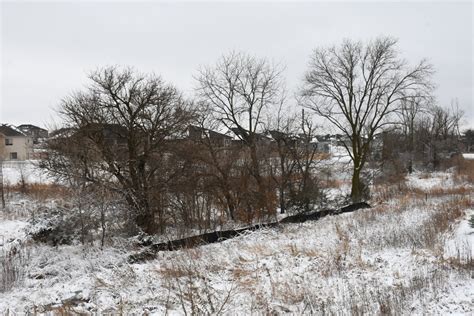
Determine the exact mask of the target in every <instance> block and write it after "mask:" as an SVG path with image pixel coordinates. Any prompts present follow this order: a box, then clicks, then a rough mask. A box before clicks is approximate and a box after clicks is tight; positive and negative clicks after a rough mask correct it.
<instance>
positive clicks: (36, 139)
mask: <svg viewBox="0 0 474 316" xmlns="http://www.w3.org/2000/svg"><path fill="white" fill-rule="evenodd" d="M17 128H18V129H19V130H20V131H21V132H22V133H23V134H25V135H26V136H29V137H31V138H32V139H33V144H38V143H40V142H41V141H42V140H44V139H46V138H48V131H47V130H45V129H44V128H41V127H38V126H35V125H31V124H22V125H19V126H17Z"/></svg>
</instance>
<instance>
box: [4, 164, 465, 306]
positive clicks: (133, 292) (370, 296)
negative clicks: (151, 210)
mask: <svg viewBox="0 0 474 316" xmlns="http://www.w3.org/2000/svg"><path fill="white" fill-rule="evenodd" d="M447 188H450V189H451V190H450V191H449V192H444V191H443V190H445V189H447ZM472 189H473V188H472V185H470V184H466V183H458V182H457V181H455V180H454V178H453V176H452V175H451V174H450V173H441V172H440V173H433V174H424V173H415V174H413V175H411V176H410V177H408V178H407V186H406V189H404V191H400V192H398V191H397V189H393V190H391V189H389V188H386V189H383V190H382V189H379V190H378V191H377V189H376V188H375V189H374V195H375V198H374V201H373V203H372V204H373V206H374V207H373V208H372V209H365V210H359V211H357V212H355V213H349V214H343V215H338V216H331V217H326V218H323V219H321V220H320V221H316V222H306V223H303V224H288V225H282V226H280V227H278V228H275V229H264V230H260V231H255V232H252V233H247V234H245V235H241V236H239V237H237V238H235V239H231V240H227V241H224V242H221V243H216V244H210V245H207V246H202V247H198V248H195V249H188V250H180V251H174V252H161V253H158V256H157V258H156V259H154V260H151V261H147V262H145V263H139V264H130V263H129V262H128V260H127V258H128V256H129V255H130V254H132V253H135V252H137V251H139V250H140V249H139V248H138V246H137V245H136V244H135V240H134V239H125V238H118V237H116V238H114V239H113V240H112V241H111V242H110V243H109V244H108V245H107V246H106V247H104V249H100V247H99V246H98V245H68V246H65V245H61V246H56V247H52V246H47V245H45V244H41V243H36V242H33V241H32V240H31V239H30V238H29V237H28V236H29V235H28V233H29V232H30V231H32V230H34V229H35V227H34V226H33V225H31V224H30V221H29V218H28V216H27V215H26V214H24V213H22V212H18V213H17V215H15V216H12V215H11V214H10V215H8V216H7V215H6V214H3V215H0V256H1V257H0V258H2V259H1V260H2V265H3V274H4V275H3V278H2V279H1V280H2V282H3V288H0V289H3V291H2V292H0V312H3V313H4V314H5V313H9V315H12V314H13V315H23V314H25V313H39V314H41V313H43V314H46V313H56V314H69V313H85V314H104V313H106V314H107V313H108V314H151V315H164V314H176V315H181V314H231V315H234V314H239V315H247V314H272V313H276V314H287V313H290V314H334V315H349V314H360V313H362V314H369V315H372V314H406V315H422V314H429V315H447V314H456V315H472V314H473V313H474V282H473V281H472V280H473V279H472V278H473V277H474V271H473V267H474V264H473V258H472V256H473V253H474V229H473V228H472V227H471V226H470V225H469V222H468V220H469V219H470V218H471V216H472V215H474V203H473V197H474V196H473V190H472ZM381 196H383V197H384V199H381V198H380V197H381ZM14 202H15V203H19V202H18V201H14ZM24 203H26V202H24ZM24 203H23V204H24ZM16 205H18V204H16ZM0 214H1V212H0ZM22 214H23V215H22ZM2 216H3V217H2ZM8 278H14V282H13V281H11V280H10V281H11V282H10V281H9V279H8ZM0 285H2V284H0ZM7 285H8V286H7Z"/></svg>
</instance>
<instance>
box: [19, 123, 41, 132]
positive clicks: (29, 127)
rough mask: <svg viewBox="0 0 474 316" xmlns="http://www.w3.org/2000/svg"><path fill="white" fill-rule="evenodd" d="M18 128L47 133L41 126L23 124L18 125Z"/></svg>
mask: <svg viewBox="0 0 474 316" xmlns="http://www.w3.org/2000/svg"><path fill="white" fill-rule="evenodd" d="M17 128H19V129H21V130H33V129H35V130H42V131H47V130H46V129H44V128H41V127H39V126H36V125H33V124H21V125H18V126H17Z"/></svg>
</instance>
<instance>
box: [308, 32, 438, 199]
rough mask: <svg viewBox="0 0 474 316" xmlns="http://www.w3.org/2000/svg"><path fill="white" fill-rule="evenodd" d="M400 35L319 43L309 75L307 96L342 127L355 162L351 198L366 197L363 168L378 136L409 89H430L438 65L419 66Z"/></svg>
mask: <svg viewBox="0 0 474 316" xmlns="http://www.w3.org/2000/svg"><path fill="white" fill-rule="evenodd" d="M396 45H397V40H395V39H392V38H387V37H383V38H378V39H376V40H375V41H373V42H370V43H368V44H365V45H364V44H363V43H360V42H352V41H349V40H346V41H344V42H343V43H342V45H340V46H338V47H336V46H335V47H330V48H321V49H316V50H315V51H314V53H313V55H312V56H311V60H310V63H309V70H308V72H307V73H306V75H305V79H304V86H303V89H302V102H303V104H304V105H305V106H307V107H309V108H311V109H313V110H314V111H315V112H316V113H317V114H318V115H320V116H321V117H323V118H325V119H326V120H327V121H329V122H330V123H331V124H332V125H334V126H335V127H337V128H338V129H339V130H340V131H341V132H342V133H343V134H344V135H345V136H346V137H347V138H348V140H349V141H348V142H347V143H345V144H344V146H345V148H346V150H347V152H348V153H349V155H350V157H351V159H352V162H353V175H352V189H351V198H352V200H354V201H359V200H361V198H362V191H363V187H362V186H363V184H362V183H361V171H362V169H363V167H364V165H365V163H366V160H367V158H368V156H369V151H370V145H371V143H372V141H373V139H374V136H375V135H376V133H377V132H379V131H380V130H381V129H382V128H383V127H384V126H386V125H387V124H391V123H393V122H392V121H391V120H390V117H391V114H392V113H393V112H394V111H397V110H398V109H399V107H400V102H401V101H403V100H404V99H406V96H407V95H411V96H413V95H425V94H426V93H427V91H428V90H429V89H430V87H431V85H430V82H429V78H430V76H431V74H432V72H433V71H432V66H431V65H430V64H428V63H427V62H426V61H424V60H423V61H421V62H420V63H418V64H417V65H415V66H414V67H409V66H408V65H407V62H405V61H404V60H403V59H401V58H400V57H399V53H398V52H397V50H396Z"/></svg>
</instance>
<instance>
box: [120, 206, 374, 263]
mask: <svg viewBox="0 0 474 316" xmlns="http://www.w3.org/2000/svg"><path fill="white" fill-rule="evenodd" d="M370 207H371V206H370V205H369V204H368V203H366V202H360V203H354V204H351V205H348V206H345V207H342V208H340V209H325V210H320V211H315V212H308V213H299V214H296V215H291V216H287V217H285V218H283V219H282V220H280V221H279V222H273V223H266V224H257V225H254V226H250V227H245V228H240V229H231V230H221V231H214V232H210V233H205V234H201V235H196V236H191V237H186V238H182V239H176V240H170V241H168V242H162V243H157V244H152V245H150V246H149V247H148V248H147V249H146V250H144V251H141V252H139V253H136V254H132V255H130V256H129V257H128V261H129V262H130V263H137V262H143V261H147V260H152V259H154V258H155V254H156V253H157V252H159V251H173V250H178V249H183V248H194V247H198V246H201V245H206V244H212V243H216V242H221V241H224V240H227V239H231V238H234V237H236V236H238V235H241V234H242V233H244V232H248V231H255V230H259V229H262V228H273V227H277V226H278V225H280V224H288V223H304V222H306V221H316V220H318V219H320V218H322V217H325V216H328V215H338V214H342V213H349V212H354V211H356V210H359V209H362V208H370Z"/></svg>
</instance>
